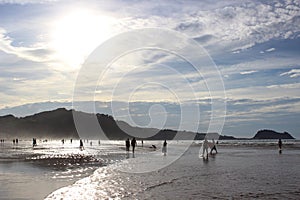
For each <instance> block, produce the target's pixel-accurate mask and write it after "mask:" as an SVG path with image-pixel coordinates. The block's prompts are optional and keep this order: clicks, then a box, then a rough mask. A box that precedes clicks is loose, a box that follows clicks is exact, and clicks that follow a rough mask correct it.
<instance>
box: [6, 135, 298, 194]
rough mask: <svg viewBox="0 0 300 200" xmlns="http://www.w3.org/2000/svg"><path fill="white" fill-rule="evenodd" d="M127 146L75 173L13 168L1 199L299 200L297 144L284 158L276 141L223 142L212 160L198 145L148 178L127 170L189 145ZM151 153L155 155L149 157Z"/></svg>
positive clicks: (112, 147) (164, 158)
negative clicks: (133, 148) (130, 148)
mask: <svg viewBox="0 0 300 200" xmlns="http://www.w3.org/2000/svg"><path fill="white" fill-rule="evenodd" d="M123 143H124V142H123V141H119V142H116V143H115V144H107V145H106V148H104V147H102V148H103V149H107V150H109V149H110V150H111V151H114V152H115V153H112V154H111V155H109V154H107V155H106V156H107V157H106V159H107V160H110V163H107V164H103V165H99V164H98V166H97V165H95V164H91V165H89V166H88V165H87V166H84V165H83V166H82V167H79V168H76V167H75V168H73V169H72V170H69V172H68V170H57V169H56V171H55V170H53V166H52V167H50V168H46V169H45V168H43V167H41V166H39V165H37V164H36V163H35V164H33V166H34V167H32V166H31V167H27V171H26V166H25V165H24V164H22V163H16V162H15V163H14V164H10V165H11V166H13V165H15V166H14V167H11V168H10V169H11V172H9V170H7V169H6V170H5V171H4V173H1V176H0V178H1V184H2V185H1V190H3V191H1V193H0V195H1V196H0V199H8V198H10V199H41V198H44V197H46V199H183V198H186V199H204V198H205V199H253V198H259V199H297V198H298V196H299V195H300V188H299V185H300V179H299V177H300V171H299V169H298V167H299V164H300V148H299V144H300V143H299V142H297V141H296V142H295V141H293V142H290V143H289V144H287V143H285V146H284V147H286V148H284V149H283V152H282V154H279V153H278V148H277V146H276V142H275V141H272V142H270V141H268V142H260V143H259V142H251V141H239V142H238V141H235V142H222V141H221V142H220V144H219V145H218V152H219V153H218V154H216V155H210V156H209V158H208V160H203V158H201V157H200V154H199V152H200V150H201V141H195V142H193V143H192V145H191V146H190V147H189V148H188V149H187V150H186V151H185V153H184V154H183V156H181V157H180V158H179V159H176V161H174V162H172V163H171V164H169V165H168V166H166V167H163V168H161V169H159V170H153V171H149V172H147V173H129V172H126V170H124V169H126V168H130V169H132V170H135V168H134V167H137V168H136V169H137V171H138V170H140V169H138V167H139V166H141V165H140V164H141V163H146V164H147V166H149V168H150V169H151V168H152V169H155V166H157V163H154V162H153V161H154V160H155V161H156V162H157V159H161V161H162V162H165V161H167V160H168V159H171V160H172V157H174V155H176V151H179V149H180V148H181V147H182V146H184V143H185V141H172V142H168V152H167V155H166V156H163V154H162V152H161V145H162V142H161V141H151V142H150V141H144V147H141V146H138V147H137V149H136V155H135V156H134V157H133V155H132V153H130V154H129V155H128V154H127V153H126V152H125V150H124V149H123V146H122V145H123ZM150 144H155V145H156V146H157V147H158V148H157V150H156V151H153V150H152V149H151V148H149V147H150V146H151V145H150ZM104 146H105V145H104ZM108 146H109V147H108ZM149 152H151V153H153V155H151V156H149ZM174 152H175V153H174ZM96 153H97V151H96V152H93V153H92V154H96ZM98 154H100V153H99V152H98ZM104 154H105V153H102V156H103V155H104ZM116 155H118V156H116ZM98 157H101V156H99V155H98ZM113 157H115V158H113ZM109 158H113V159H109ZM3 163H4V162H3V161H2V162H1V170H3V165H4V164H3ZM18 169H20V170H18ZM21 169H22V170H23V173H24V171H26V172H25V174H22V173H21V171H22V170H21ZM79 169H80V170H79ZM87 169H90V170H87ZM31 170H32V171H31ZM76 170H77V172H76ZM30 171H31V172H30ZM53 172H55V174H56V176H54V175H55V174H53ZM68 173H69V174H68ZM16 174H18V176H16ZM47 174H48V175H47ZM49 174H52V175H51V176H49ZM63 174H65V175H66V174H68V176H69V177H68V178H66V177H67V176H66V177H63ZM76 174H77V176H78V177H77V178H76ZM13 175H14V176H15V177H14V178H12V176H13ZM28 176H29V178H28ZM53 177H54V178H53ZM58 177H60V178H58ZM5 178H6V179H5ZM24 182H27V184H24ZM3 183H5V184H3ZM3 186H4V187H3Z"/></svg>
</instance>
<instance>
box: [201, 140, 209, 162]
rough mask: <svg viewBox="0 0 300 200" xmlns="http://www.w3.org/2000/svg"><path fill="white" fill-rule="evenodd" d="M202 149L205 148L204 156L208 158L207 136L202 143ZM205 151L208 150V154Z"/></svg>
mask: <svg viewBox="0 0 300 200" xmlns="http://www.w3.org/2000/svg"><path fill="white" fill-rule="evenodd" d="M202 149H203V152H202V155H203V158H206V159H208V141H207V139H206V138H205V139H204V141H203V143H202ZM205 152H206V156H205Z"/></svg>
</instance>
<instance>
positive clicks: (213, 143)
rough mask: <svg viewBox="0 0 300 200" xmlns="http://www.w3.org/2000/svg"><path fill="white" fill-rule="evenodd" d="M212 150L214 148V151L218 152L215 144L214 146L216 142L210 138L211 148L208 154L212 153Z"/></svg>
mask: <svg viewBox="0 0 300 200" xmlns="http://www.w3.org/2000/svg"><path fill="white" fill-rule="evenodd" d="M213 150H215V151H216V153H218V151H217V146H216V143H215V140H214V139H212V148H211V149H210V154H212V152H213Z"/></svg>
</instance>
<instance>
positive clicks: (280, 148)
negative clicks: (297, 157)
mask: <svg viewBox="0 0 300 200" xmlns="http://www.w3.org/2000/svg"><path fill="white" fill-rule="evenodd" d="M278 148H279V153H281V152H282V141H281V139H279V140H278Z"/></svg>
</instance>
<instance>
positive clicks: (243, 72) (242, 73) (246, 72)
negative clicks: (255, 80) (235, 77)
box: [240, 70, 257, 75]
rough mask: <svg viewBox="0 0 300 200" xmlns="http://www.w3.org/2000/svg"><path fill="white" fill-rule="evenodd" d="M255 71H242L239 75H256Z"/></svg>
mask: <svg viewBox="0 0 300 200" xmlns="http://www.w3.org/2000/svg"><path fill="white" fill-rule="evenodd" d="M256 72H257V71H256V70H250V71H242V72H240V74H241V75H247V74H253V73H256Z"/></svg>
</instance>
